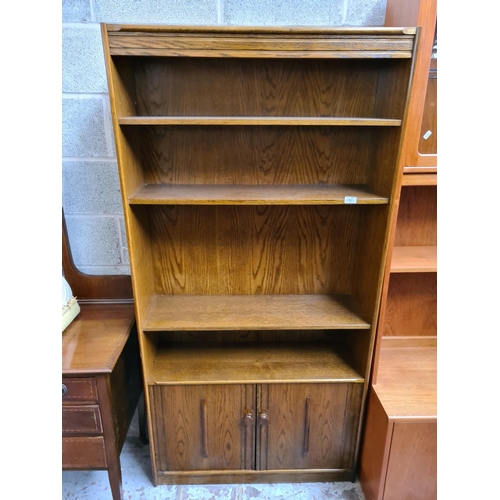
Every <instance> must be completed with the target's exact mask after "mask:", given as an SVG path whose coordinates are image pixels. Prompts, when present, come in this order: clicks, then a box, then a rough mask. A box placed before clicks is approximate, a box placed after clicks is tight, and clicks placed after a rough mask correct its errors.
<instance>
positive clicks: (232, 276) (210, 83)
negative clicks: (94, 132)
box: [102, 24, 419, 484]
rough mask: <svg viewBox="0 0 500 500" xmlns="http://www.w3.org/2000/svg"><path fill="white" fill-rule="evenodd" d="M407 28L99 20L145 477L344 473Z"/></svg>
mask: <svg viewBox="0 0 500 500" xmlns="http://www.w3.org/2000/svg"><path fill="white" fill-rule="evenodd" d="M418 32H419V30H418V28H413V27H410V28H328V29H326V28H248V27H245V28H242V27H212V26H205V27H183V26H131V25H129V26H126V25H109V24H108V25H106V24H103V25H102V38H103V46H104V53H105V59H106V68H107V77H108V85H109V93H110V100H111V109H112V115H113V125H114V132H115V140H116V146H117V158H118V165H119V173H120V182H121V192H122V199H123V205H124V216H125V224H126V229H127V237H128V245H129V251H130V265H131V275H132V286H133V292H134V300H135V311H136V319H137V328H138V335H139V345H140V351H141V361H142V368H143V372H144V378H145V397H146V405H147V414H148V417H149V419H148V425H149V436H150V446H151V457H152V471H153V483H154V484H167V483H207V482H213V483H217V482H219V483H221V482H258V481H259V482H262V481H265V482H270V481H289V482H291V481H333V480H346V479H354V477H355V471H356V463H357V460H358V452H359V443H360V430H361V426H362V422H363V412H364V406H365V401H366V397H367V390H368V381H369V378H370V368H371V362H372V354H373V348H374V340H375V332H376V327H377V316H378V310H379V302H380V296H381V287H382V281H383V271H384V262H385V258H386V253H387V247H388V236H389V226H390V221H391V217H392V214H393V211H394V194H395V193H397V192H399V187H400V186H399V184H400V182H401V172H400V169H399V168H398V165H399V162H398V157H399V154H400V141H401V137H402V134H403V129H404V128H405V125H406V111H407V101H408V97H409V94H410V89H411V83H412V68H413V60H414V53H415V49H416V46H417V37H418Z"/></svg>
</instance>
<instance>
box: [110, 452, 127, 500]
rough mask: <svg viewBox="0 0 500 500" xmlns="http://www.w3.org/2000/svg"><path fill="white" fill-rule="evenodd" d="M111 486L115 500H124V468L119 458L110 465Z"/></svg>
mask: <svg viewBox="0 0 500 500" xmlns="http://www.w3.org/2000/svg"><path fill="white" fill-rule="evenodd" d="M108 478H109V486H110V487H111V494H112V495H113V500H123V491H122V469H121V465H120V460H119V459H118V460H117V461H116V462H114V463H113V464H110V465H109V467H108Z"/></svg>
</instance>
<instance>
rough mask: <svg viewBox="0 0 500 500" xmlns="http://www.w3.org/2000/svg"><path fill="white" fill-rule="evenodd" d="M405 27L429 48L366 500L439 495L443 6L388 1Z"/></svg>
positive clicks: (380, 356)
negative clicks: (436, 52) (439, 39)
mask: <svg viewBox="0 0 500 500" xmlns="http://www.w3.org/2000/svg"><path fill="white" fill-rule="evenodd" d="M403 21H404V22H410V21H414V22H415V23H416V24H418V25H420V26H421V41H422V43H420V44H419V48H418V53H417V56H416V63H415V64H416V66H415V81H414V90H413V93H412V97H411V99H410V104H409V116H408V120H409V126H408V127H407V129H406V131H405V135H404V138H403V144H402V154H401V160H400V161H401V166H402V167H403V177H402V182H401V190H400V192H399V193H398V194H397V199H398V203H397V204H398V208H397V210H395V212H394V215H393V223H392V227H391V236H390V247H389V250H388V253H387V260H386V272H385V277H384V284H383V292H382V298H381V307H380V313H379V323H378V329H377V341H376V349H375V354H374V359H373V371H372V387H371V388H370V392H369V401H368V408H367V416H366V424H365V432H364V438H363V443H362V451H361V461H360V469H359V470H360V473H359V475H360V481H361V484H362V487H363V491H364V493H365V496H366V498H367V500H404V499H411V500H433V499H436V497H437V456H436V448H437V373H436V358H437V150H436V141H433V142H432V143H429V142H428V143H426V142H425V141H426V140H425V139H423V135H425V132H426V131H427V130H431V131H433V132H435V128H436V116H437V115H436V101H435V91H436V82H437V80H436V76H437V73H436V62H437V61H436V59H434V58H432V57H431V54H432V50H433V49H432V47H433V42H434V40H435V34H436V1H435V0H389V1H388V3H387V16H386V22H387V23H393V24H399V23H400V22H403ZM426 96H427V97H426ZM433 136H434V138H435V133H433V134H432V135H431V136H430V137H433ZM424 151H425V154H424Z"/></svg>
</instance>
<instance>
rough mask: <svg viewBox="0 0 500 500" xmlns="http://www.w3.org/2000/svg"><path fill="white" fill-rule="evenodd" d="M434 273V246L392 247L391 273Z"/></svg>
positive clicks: (435, 256) (435, 250)
mask: <svg viewBox="0 0 500 500" xmlns="http://www.w3.org/2000/svg"><path fill="white" fill-rule="evenodd" d="M436 271H437V247H436V246H422V245H420V246H405V247H402V246H395V247H393V249H392V261H391V273H427V272H436Z"/></svg>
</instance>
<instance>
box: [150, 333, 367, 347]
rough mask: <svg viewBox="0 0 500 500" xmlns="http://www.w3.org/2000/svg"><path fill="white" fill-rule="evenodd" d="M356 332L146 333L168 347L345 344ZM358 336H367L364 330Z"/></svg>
mask: <svg viewBox="0 0 500 500" xmlns="http://www.w3.org/2000/svg"><path fill="white" fill-rule="evenodd" d="M355 334H356V330H234V331H231V330H230V331H227V330H221V331H217V330H211V331H191V332H190V331H164V332H148V333H147V335H148V336H149V337H150V338H151V339H153V340H154V341H155V343H157V344H158V346H168V345H170V344H176V343H178V342H187V343H219V342H225V343H232V342H242V343H245V342H248V343H254V342H259V343H260V342H273V343H274V342H285V343H286V342H311V341H322V342H325V343H329V342H334V343H335V342H337V343H338V342H340V343H346V342H347V341H348V340H349V338H350V337H352V336H354V335H355ZM360 334H362V335H365V336H366V335H367V332H366V330H360Z"/></svg>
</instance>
